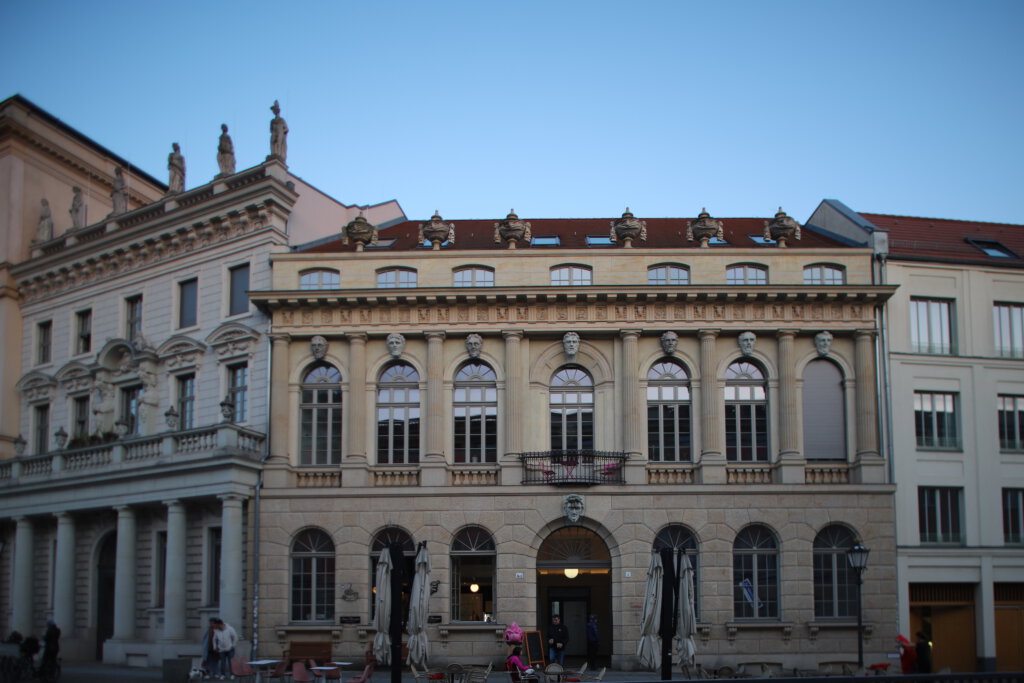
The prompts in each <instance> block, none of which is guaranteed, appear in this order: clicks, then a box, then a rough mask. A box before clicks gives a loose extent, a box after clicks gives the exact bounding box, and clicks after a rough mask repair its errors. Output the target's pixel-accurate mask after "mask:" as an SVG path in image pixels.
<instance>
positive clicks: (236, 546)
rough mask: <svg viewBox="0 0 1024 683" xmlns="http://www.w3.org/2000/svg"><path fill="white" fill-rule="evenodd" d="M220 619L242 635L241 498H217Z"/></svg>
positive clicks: (232, 496)
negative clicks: (219, 518)
mask: <svg viewBox="0 0 1024 683" xmlns="http://www.w3.org/2000/svg"><path fill="white" fill-rule="evenodd" d="M220 500H221V530H220V617H221V619H223V620H224V621H226V622H228V623H229V624H231V625H232V626H234V627H235V630H236V631H238V632H239V633H241V631H242V613H243V612H242V581H243V578H244V577H243V575H242V552H243V550H242V497H241V496H237V495H232V494H228V495H224V496H220Z"/></svg>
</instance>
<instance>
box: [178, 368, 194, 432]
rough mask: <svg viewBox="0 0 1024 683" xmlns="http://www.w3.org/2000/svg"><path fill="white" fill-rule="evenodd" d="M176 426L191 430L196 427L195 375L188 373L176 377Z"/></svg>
mask: <svg viewBox="0 0 1024 683" xmlns="http://www.w3.org/2000/svg"><path fill="white" fill-rule="evenodd" d="M176 380H177V381H176V384H177V397H176V398H177V400H176V403H177V411H178V426H179V428H180V429H192V428H194V427H195V426H196V375H195V373H191V372H190V373H188V374H186V375H178V376H177V377H176Z"/></svg>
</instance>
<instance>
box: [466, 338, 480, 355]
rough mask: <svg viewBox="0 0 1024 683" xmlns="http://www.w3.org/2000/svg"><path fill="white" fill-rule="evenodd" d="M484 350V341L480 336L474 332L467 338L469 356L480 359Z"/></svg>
mask: <svg viewBox="0 0 1024 683" xmlns="http://www.w3.org/2000/svg"><path fill="white" fill-rule="evenodd" d="M483 348H484V340H483V337H481V336H480V335H479V334H477V333H476V332H473V333H472V334H469V335H467V336H466V353H468V354H469V357H470V358H479V357H480V352H481V351H483Z"/></svg>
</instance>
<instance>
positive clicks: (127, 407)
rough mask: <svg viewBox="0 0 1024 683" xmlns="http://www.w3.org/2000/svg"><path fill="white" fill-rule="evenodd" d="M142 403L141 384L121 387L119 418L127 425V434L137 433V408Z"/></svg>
mask: <svg viewBox="0 0 1024 683" xmlns="http://www.w3.org/2000/svg"><path fill="white" fill-rule="evenodd" d="M141 404H142V385H141V384H140V385H136V386H133V387H125V388H124V389H121V420H122V421H123V422H124V423H125V424H126V425H127V426H128V432H127V433H128V434H129V435H133V434H138V433H139V427H140V425H139V408H140V407H141Z"/></svg>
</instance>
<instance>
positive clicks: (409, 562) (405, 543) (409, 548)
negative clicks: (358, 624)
mask: <svg viewBox="0 0 1024 683" xmlns="http://www.w3.org/2000/svg"><path fill="white" fill-rule="evenodd" d="M392 545H397V546H398V547H399V548H401V549H402V564H403V567H402V591H401V592H402V595H401V600H402V614H409V595H410V594H411V593H412V577H413V576H414V575H415V574H416V544H415V543H414V542H413V540H412V536H410V535H409V533H408V532H407V531H405V530H404V529H399V528H398V527H393V526H389V527H387V528H386V529H384V530H383V531H381V532H380V533H378V534H377V535H376V536H374V537H373V543H371V544H370V587H371V588H370V591H371V593H370V595H371V597H370V619H373V615H374V612H376V610H377V601H376V599H375V598H374V596H376V594H377V562H378V561H379V560H380V556H381V553H385V552H389V548H390V547H391V546H392ZM391 596H392V598H397V597H398V596H397V595H395V594H394V593H392V594H391Z"/></svg>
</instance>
